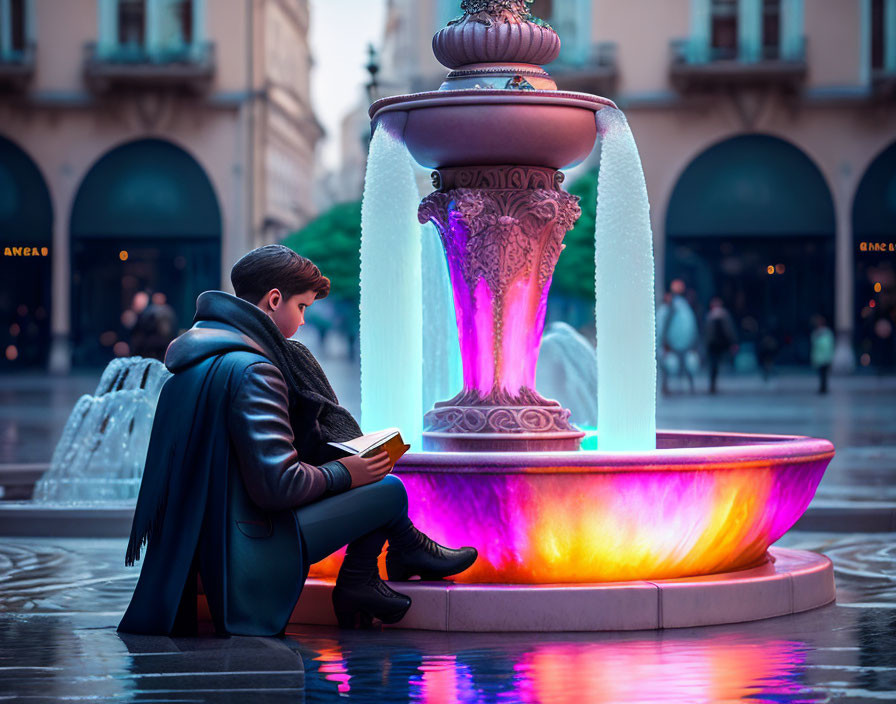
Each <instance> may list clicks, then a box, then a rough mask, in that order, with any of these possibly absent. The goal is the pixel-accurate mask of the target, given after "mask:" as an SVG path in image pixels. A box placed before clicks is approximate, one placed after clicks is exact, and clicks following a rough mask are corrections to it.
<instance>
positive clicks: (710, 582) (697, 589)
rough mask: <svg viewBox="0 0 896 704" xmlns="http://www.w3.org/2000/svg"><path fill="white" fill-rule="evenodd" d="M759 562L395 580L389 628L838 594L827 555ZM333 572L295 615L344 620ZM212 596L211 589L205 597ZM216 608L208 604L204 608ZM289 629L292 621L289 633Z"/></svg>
mask: <svg viewBox="0 0 896 704" xmlns="http://www.w3.org/2000/svg"><path fill="white" fill-rule="evenodd" d="M769 553H770V555H771V558H772V560H770V561H769V562H767V563H766V564H764V565H761V566H760V567H756V568H753V569H749V570H741V571H738V572H729V573H725V574H715V575H707V576H702V577H691V578H688V579H669V580H656V581H643V582H640V581H639V582H618V583H608V584H565V585H556V584H522V585H497V584H453V583H451V582H400V583H399V582H393V583H392V587H393V588H394V589H397V590H398V591H400V592H402V593H404V594H407V595H408V596H410V597H411V599H412V600H413V604H412V605H411V608H410V610H409V611H408V613H407V614H406V615H405V617H404V618H403V619H402V620H401V621H400V622H399V623H397V624H394V625H393V626H389V628H405V629H420V630H427V631H483V632H492V631H494V632H500V631H530V632H540V631H635V630H651V629H658V628H687V627H691V626H711V625H716V624H723V623H738V622H742V621H757V620H759V619H764V618H771V617H774V616H786V615H788V614H793V613H798V612H801V611H808V610H809V609H814V608H817V607H819V606H824V605H825V604H829V603H831V602H832V601H834V599H835V597H836V591H835V587H834V569H833V566H832V564H831V561H830V560H829V559H828V558H827V557H825V556H824V555H819V554H816V553H813V552H807V551H803V550H790V549H785V548H772V549H771V550H769ZM332 589H333V581H332V580H319V579H309V580H308V581H307V582H306V583H305V588H304V590H303V591H302V597H301V598H300V599H299V603H298V604H297V605H296V608H295V610H294V611H293V614H292V618H291V619H290V623H294V624H316V625H328V626H333V625H336V618H335V615H334V614H333V606H332V603H331V601H330V592H331V591H332ZM200 599H203V597H200ZM203 612H204V613H205V618H206V619H208V609H207V607H205V604H204V603H200V613H203ZM288 630H289V629H288V628H287V631H288Z"/></svg>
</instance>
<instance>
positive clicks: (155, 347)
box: [131, 291, 178, 361]
mask: <svg viewBox="0 0 896 704" xmlns="http://www.w3.org/2000/svg"><path fill="white" fill-rule="evenodd" d="M177 333H178V330H177V313H175V312H174V308H172V307H171V306H170V305H168V297H167V296H166V295H165V294H164V293H162V292H161V291H156V292H155V293H153V294H151V295H149V303H148V304H147V305H146V306H145V307H144V308H143V310H141V311H140V312H139V313H138V314H137V322H136V323H135V324H134V330H133V332H132V333H131V354H132V355H137V356H139V357H151V358H152V359H158V360H159V361H164V359H165V350H167V349H168V344H169V343H170V342H171V341H172V340H173V339H174V338H175V337H177Z"/></svg>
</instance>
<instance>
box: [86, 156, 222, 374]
mask: <svg viewBox="0 0 896 704" xmlns="http://www.w3.org/2000/svg"><path fill="white" fill-rule="evenodd" d="M220 260H221V214H220V209H219V207H218V200H217V198H216V196H215V193H214V190H213V188H212V185H211V182H210V181H209V179H208V177H207V176H206V174H205V172H204V171H203V169H202V167H201V166H199V164H198V163H196V161H195V160H194V159H193V157H191V156H190V155H189V154H187V152H185V151H184V150H183V149H181V148H180V147H177V146H175V145H174V144H171V143H170V142H165V141H162V140H158V139H143V140H140V141H136V142H130V143H128V144H125V145H123V146H120V147H118V148H116V149H113V150H112V151H110V152H109V153H107V154H106V155H105V156H103V157H102V158H101V159H100V160H99V161H97V162H96V164H94V166H93V167H92V168H91V169H90V171H89V172H88V173H87V176H85V177H84V181H83V182H82V184H81V186H80V188H79V189H78V194H77V196H76V198H75V203H74V206H73V208H72V216H71V266H72V363H73V365H76V366H102V365H105V364H106V363H107V362H109V360H111V359H112V358H113V357H115V356H126V355H128V354H129V353H130V329H129V325H130V324H132V323H133V316H132V314H131V318H130V319H129V318H128V315H129V314H126V311H128V309H129V308H130V307H131V304H132V302H133V300H134V296H135V294H137V293H138V292H139V291H144V290H149V291H152V292H162V293H164V294H165V296H166V297H167V302H168V304H169V305H170V306H172V307H173V308H174V312H175V314H176V316H177V324H176V327H177V328H179V329H185V328H189V327H190V325H191V323H192V319H193V314H194V313H195V307H196V297H197V296H198V295H199V294H200V293H201V292H202V291H204V290H207V289H216V288H220ZM176 332H177V331H176V330H175V333H174V334H176Z"/></svg>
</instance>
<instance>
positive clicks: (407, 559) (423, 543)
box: [386, 521, 479, 582]
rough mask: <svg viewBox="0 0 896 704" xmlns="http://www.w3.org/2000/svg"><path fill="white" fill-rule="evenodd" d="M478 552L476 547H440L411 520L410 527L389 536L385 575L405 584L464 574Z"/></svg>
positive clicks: (391, 579)
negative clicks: (414, 578)
mask: <svg viewBox="0 0 896 704" xmlns="http://www.w3.org/2000/svg"><path fill="white" fill-rule="evenodd" d="M478 555H479V553H478V552H477V551H476V548H471V547H464V548H459V549H457V550H455V549H453V548H446V547H444V546H442V545H439V544H438V543H437V542H435V541H434V540H433V539H432V538H430V537H428V536H427V535H424V534H423V533H421V532H420V531H419V530H417V529H416V528H415V527H414V526H413V524H411V523H410V521H408V526H407V527H406V528H404V529H402V530H401V531H400V532H398V533H396V534H394V535H390V536H389V550H388V551H387V552H386V572H387V573H388V575H389V580H390V581H396V582H403V581H407V580H409V579H410V578H411V577H415V576H416V577H420V579H421V580H426V581H431V580H437V579H442V578H443V577H447V576H449V575H452V574H457V573H458V572H463V571H464V570H465V569H467V568H468V567H469V566H470V565H472V564H473V563H474V562H475V561H476V558H477V557H478Z"/></svg>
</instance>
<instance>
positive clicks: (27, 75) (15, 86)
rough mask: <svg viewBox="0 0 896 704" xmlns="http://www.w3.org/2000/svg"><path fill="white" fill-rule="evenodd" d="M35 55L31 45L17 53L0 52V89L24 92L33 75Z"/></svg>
mask: <svg viewBox="0 0 896 704" xmlns="http://www.w3.org/2000/svg"><path fill="white" fill-rule="evenodd" d="M35 53H36V52H35V47H34V45H33V44H29V45H28V46H26V47H25V48H24V49H22V50H18V51H6V52H0V87H2V88H7V89H11V90H16V91H21V90H24V89H25V87H26V86H27V85H28V83H29V81H31V77H32V76H33V75H34V56H35Z"/></svg>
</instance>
